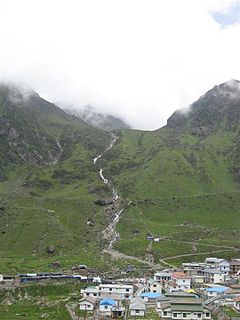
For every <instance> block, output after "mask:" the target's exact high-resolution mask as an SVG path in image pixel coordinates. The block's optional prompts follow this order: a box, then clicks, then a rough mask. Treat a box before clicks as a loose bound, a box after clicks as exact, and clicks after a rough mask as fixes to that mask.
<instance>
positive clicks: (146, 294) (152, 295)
mask: <svg viewBox="0 0 240 320" xmlns="http://www.w3.org/2000/svg"><path fill="white" fill-rule="evenodd" d="M141 297H142V298H152V299H156V298H159V297H161V294H160V293H157V292H144V293H142V294H141Z"/></svg>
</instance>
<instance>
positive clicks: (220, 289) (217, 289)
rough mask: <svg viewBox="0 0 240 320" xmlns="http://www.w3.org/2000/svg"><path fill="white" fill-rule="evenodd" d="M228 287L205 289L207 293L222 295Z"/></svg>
mask: <svg viewBox="0 0 240 320" xmlns="http://www.w3.org/2000/svg"><path fill="white" fill-rule="evenodd" d="M228 289H229V288H228V287H224V286H223V287H211V288H207V290H206V291H207V292H217V293H223V292H225V291H226V290H228Z"/></svg>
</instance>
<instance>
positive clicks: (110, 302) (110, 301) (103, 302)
mask: <svg viewBox="0 0 240 320" xmlns="http://www.w3.org/2000/svg"><path fill="white" fill-rule="evenodd" d="M116 304H117V303H116V301H115V300H113V299H103V300H101V301H100V306H103V305H105V306H115V305H116Z"/></svg>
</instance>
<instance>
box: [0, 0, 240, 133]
mask: <svg viewBox="0 0 240 320" xmlns="http://www.w3.org/2000/svg"><path fill="white" fill-rule="evenodd" d="M233 2H236V1H230V0H229V1H225V0H221V1H220V0H219V1H218V0H201V1H192V0H181V1H179V0H170V1H169V0H166V1H164V0H161V1H160V0H101V1H100V0H62V1H61V0H58V1H57V0H51V1H47V0H21V1H18V0H0V72H1V74H0V76H1V77H2V78H4V79H6V78H8V79H11V80H17V81H24V82H26V83H27V84H28V85H30V86H31V87H33V88H34V89H35V90H37V91H39V92H40V94H42V95H43V96H44V97H46V98H48V99H50V100H52V101H60V100H63V101H65V102H68V103H74V104H76V105H79V106H83V105H86V104H92V105H94V106H95V107H96V108H98V109H100V110H103V111H108V112H113V113H114V114H118V115H120V116H123V117H124V118H126V119H128V121H129V122H130V124H131V125H133V126H134V127H136V128H144V129H154V128H158V127H160V126H161V125H164V124H165V123H166V119H167V117H168V116H169V115H171V113H172V112H173V111H174V110H175V109H178V108H180V107H184V106H185V105H188V104H190V103H191V102H193V100H195V99H197V98H198V97H199V96H200V95H201V94H202V93H203V92H204V91H206V90H208V89H209V88H210V87H212V86H213V85H215V84H217V83H221V82H224V81H227V80H228V79H230V78H237V79H240V68H239V56H240V45H239V41H238V39H239V36H240V25H239V24H235V25H231V26H228V27H226V28H224V29H223V28H221V26H220V25H218V24H217V23H216V22H215V21H214V19H213V18H212V16H211V14H210V13H211V12H212V11H213V10H215V11H216V10H218V11H221V12H226V10H227V8H229V7H230V6H232V3H233Z"/></svg>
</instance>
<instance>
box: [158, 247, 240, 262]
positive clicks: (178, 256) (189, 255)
mask: <svg viewBox="0 0 240 320" xmlns="http://www.w3.org/2000/svg"><path fill="white" fill-rule="evenodd" d="M238 250H239V249H238ZM223 251H229V249H222V250H214V251H205V252H198V253H186V254H179V255H176V256H171V257H167V258H164V259H162V261H166V260H171V259H177V258H182V257H191V256H202V255H206V254H212V253H218V252H223ZM239 251H240V250H239Z"/></svg>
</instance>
